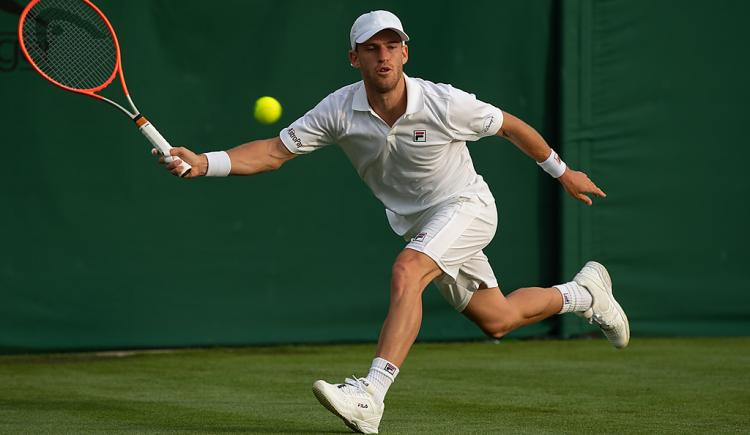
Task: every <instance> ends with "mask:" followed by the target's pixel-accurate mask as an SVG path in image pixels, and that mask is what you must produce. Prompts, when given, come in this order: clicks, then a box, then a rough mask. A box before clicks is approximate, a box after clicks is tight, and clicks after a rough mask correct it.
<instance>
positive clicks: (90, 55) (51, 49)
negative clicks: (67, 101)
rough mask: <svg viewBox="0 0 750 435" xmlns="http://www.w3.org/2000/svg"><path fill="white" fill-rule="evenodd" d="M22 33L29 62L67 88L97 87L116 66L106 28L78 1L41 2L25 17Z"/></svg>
mask: <svg viewBox="0 0 750 435" xmlns="http://www.w3.org/2000/svg"><path fill="white" fill-rule="evenodd" d="M22 33H23V40H24V46H25V48H26V51H27V52H28V54H29V57H30V58H31V60H32V62H33V63H34V64H35V65H36V66H37V67H38V68H39V69H40V70H41V71H42V72H44V73H45V74H46V75H47V76H49V77H50V78H51V79H52V80H54V81H56V82H58V83H59V84H61V85H64V86H67V87H69V88H73V89H80V90H84V89H93V88H97V87H99V86H101V85H103V84H105V83H106V82H107V80H109V78H110V77H111V76H112V73H113V71H114V70H115V67H116V65H117V50H116V48H115V42H114V37H113V36H112V33H111V32H110V30H109V27H108V26H107V24H106V22H105V21H104V20H103V19H102V18H101V17H100V16H99V14H98V13H97V12H96V11H95V10H94V9H93V8H91V7H90V6H88V5H87V4H86V3H84V2H83V1H81V0H42V1H40V2H39V3H37V4H36V5H35V6H34V7H32V8H31V10H29V12H28V14H27V15H26V19H25V20H24V23H23V27H22Z"/></svg>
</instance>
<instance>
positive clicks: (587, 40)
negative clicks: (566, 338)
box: [562, 0, 750, 335]
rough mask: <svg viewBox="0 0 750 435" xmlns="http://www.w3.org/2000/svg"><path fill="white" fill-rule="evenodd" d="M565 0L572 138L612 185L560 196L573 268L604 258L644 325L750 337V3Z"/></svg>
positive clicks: (576, 152)
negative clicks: (598, 193)
mask: <svg viewBox="0 0 750 435" xmlns="http://www.w3.org/2000/svg"><path fill="white" fill-rule="evenodd" d="M563 5H564V6H563V14H562V18H563V28H564V33H563V36H564V37H563V56H562V59H563V69H562V73H563V74H562V77H563V86H562V96H563V99H562V101H563V105H562V109H563V110H562V119H563V130H562V133H563V134H562V137H563V147H564V150H565V155H566V156H567V159H568V161H569V162H570V163H573V164H575V165H576V166H579V167H584V168H589V172H590V173H591V174H592V176H593V177H594V179H595V180H597V182H598V183H600V185H601V186H602V188H603V189H604V190H605V191H606V192H607V193H608V194H609V197H608V198H607V199H606V200H605V201H601V203H600V204H598V205H597V206H596V207H593V208H591V209H590V210H584V209H583V207H579V206H576V205H575V204H573V203H571V202H565V203H564V208H563V210H564V213H563V228H564V238H563V240H564V243H563V246H562V253H563V256H562V258H563V264H564V267H563V269H564V273H567V274H570V273H573V271H574V270H576V269H577V268H578V267H580V263H581V262H582V261H585V260H586V259H589V258H596V259H600V260H601V261H603V262H604V263H605V264H607V266H608V267H609V269H610V271H611V272H612V275H613V280H614V283H615V288H616V292H617V293H618V294H619V295H620V296H619V299H621V301H622V305H623V307H624V308H625V309H626V310H627V312H628V314H629V317H630V322H631V327H632V332H633V334H635V335H747V334H748V333H750V278H748V276H749V275H748V274H747V264H748V260H750V256H748V253H747V246H748V242H750V237H749V236H748V230H747V224H748V222H750V206H748V198H750V182H749V181H748V177H747V174H746V173H747V169H746V166H747V165H746V161H745V159H744V157H745V150H746V148H747V143H748V140H747V137H746V136H747V135H746V131H745V129H746V127H747V125H750V112H749V111H748V110H747V107H746V106H747V102H748V101H749V100H750V85H749V84H748V80H747V68H748V66H750V61H749V60H748V56H747V54H746V53H747V48H746V45H747V41H748V40H750V28H749V27H748V26H747V24H746V17H748V16H750V3H748V2H745V1H727V0H722V1H717V2H710V3H708V2H678V1H661V2H646V1H636V2H633V1H625V0H621V1H578V0H574V1H566V2H563ZM580 325H581V324H580V323H579V322H576V321H575V319H567V320H566V321H565V328H564V329H565V333H566V334H577V333H579V332H580V330H581V329H580Z"/></svg>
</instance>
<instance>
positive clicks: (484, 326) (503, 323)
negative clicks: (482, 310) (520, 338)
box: [476, 310, 522, 338]
mask: <svg viewBox="0 0 750 435" xmlns="http://www.w3.org/2000/svg"><path fill="white" fill-rule="evenodd" d="M521 320H522V319H521V316H520V314H519V313H517V312H515V311H514V310H507V311H506V312H503V313H498V315H497V316H496V317H495V318H493V319H492V320H487V321H483V322H476V323H477V326H479V328H480V329H481V330H482V332H484V333H485V334H486V335H487V336H489V337H491V338H502V337H504V336H506V335H507V334H508V333H510V332H511V331H513V330H515V329H516V328H518V327H519V326H520V325H521Z"/></svg>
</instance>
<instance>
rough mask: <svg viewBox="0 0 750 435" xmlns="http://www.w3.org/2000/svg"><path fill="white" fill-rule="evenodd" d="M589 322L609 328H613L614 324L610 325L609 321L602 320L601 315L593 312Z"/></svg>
mask: <svg viewBox="0 0 750 435" xmlns="http://www.w3.org/2000/svg"><path fill="white" fill-rule="evenodd" d="M589 323H591V324H596V325H599V327H600V328H602V329H606V330H610V329H614V328H615V326H614V325H610V324H609V323H606V322H604V319H602V316H601V315H600V314H594V315H593V316H591V318H590V319H589Z"/></svg>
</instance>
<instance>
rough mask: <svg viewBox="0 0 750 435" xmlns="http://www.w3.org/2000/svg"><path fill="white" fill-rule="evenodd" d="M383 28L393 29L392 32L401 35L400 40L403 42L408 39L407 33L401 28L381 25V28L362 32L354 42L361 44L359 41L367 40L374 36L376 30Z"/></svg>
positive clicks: (379, 30)
mask: <svg viewBox="0 0 750 435" xmlns="http://www.w3.org/2000/svg"><path fill="white" fill-rule="evenodd" d="M383 30H393V31H394V32H396V33H398V36H400V37H401V41H403V42H407V41H408V40H409V35H407V34H406V33H404V31H403V30H399V29H396V28H393V27H383V28H382V29H375V30H371V31H369V32H367V33H363V34H362V35H360V37H359V38H357V39H355V40H354V42H355V43H356V44H361V43H363V42H365V41H367V40H368V39H370V38H372V37H373V36H375V35H376V34H377V33H378V32H382V31H383Z"/></svg>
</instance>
